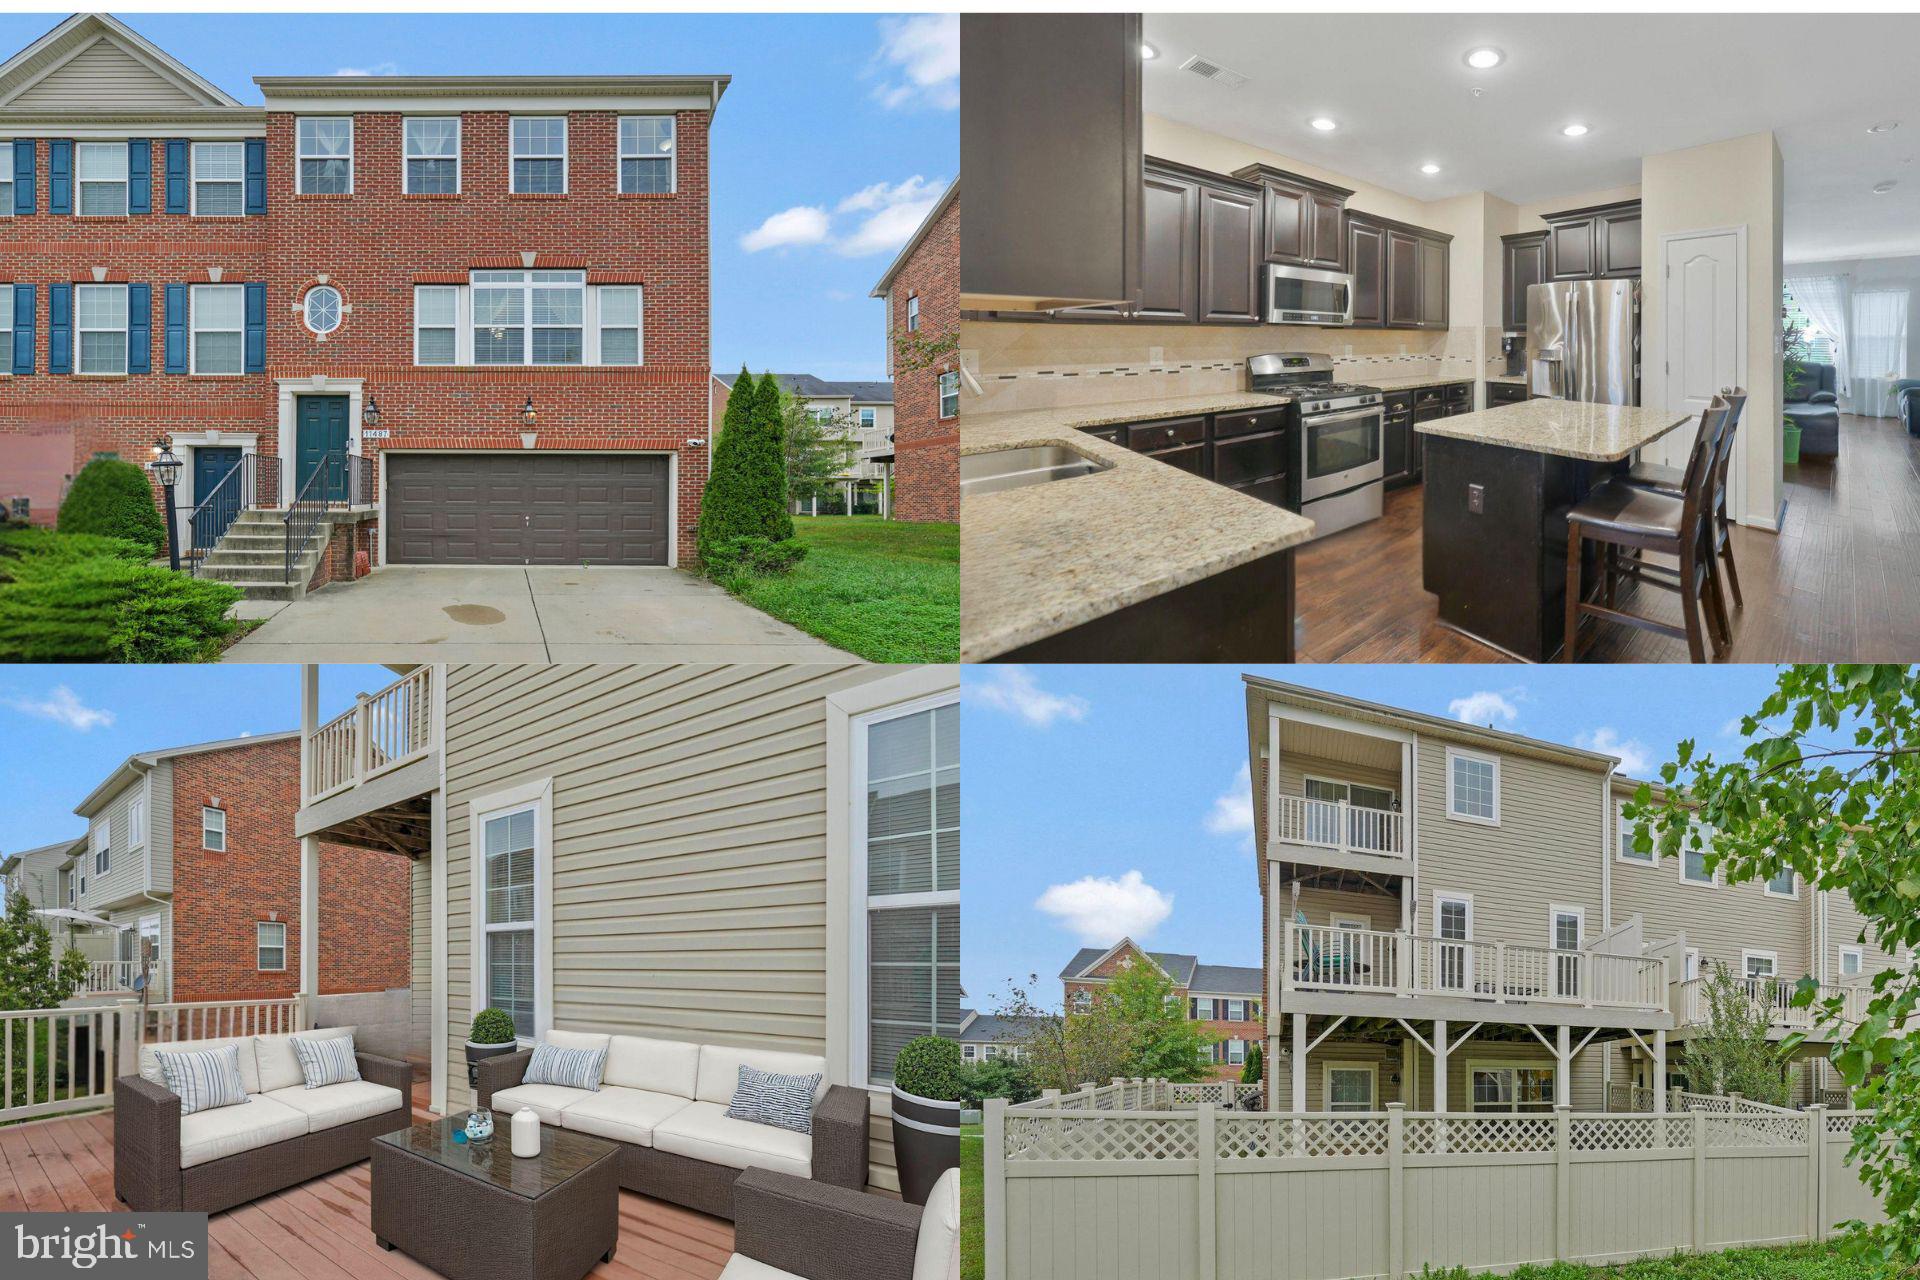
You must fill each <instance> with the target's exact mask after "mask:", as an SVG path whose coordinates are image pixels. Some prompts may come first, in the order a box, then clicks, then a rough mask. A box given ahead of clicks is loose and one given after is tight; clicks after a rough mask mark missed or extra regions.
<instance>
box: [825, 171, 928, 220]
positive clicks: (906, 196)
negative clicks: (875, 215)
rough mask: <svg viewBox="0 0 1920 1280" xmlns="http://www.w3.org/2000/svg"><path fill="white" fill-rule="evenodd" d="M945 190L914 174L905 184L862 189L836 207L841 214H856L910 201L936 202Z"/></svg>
mask: <svg viewBox="0 0 1920 1280" xmlns="http://www.w3.org/2000/svg"><path fill="white" fill-rule="evenodd" d="M943 190H945V188H944V187H942V186H941V185H940V184H939V183H938V182H935V181H932V180H931V179H928V178H923V177H921V176H920V175H919V174H917V173H916V174H914V175H913V176H912V177H911V178H908V179H907V180H906V181H904V182H896V183H893V184H892V185H888V184H887V183H885V182H876V183H874V184H873V185H872V186H870V187H862V188H860V189H859V190H858V191H856V192H854V193H853V194H852V195H850V196H848V197H847V198H846V199H845V200H842V201H841V202H840V203H839V205H837V206H836V211H837V212H839V213H855V212H858V211H859V210H862V209H885V208H887V207H888V206H890V205H896V204H904V203H907V202H909V201H920V200H928V201H931V200H934V199H937V198H938V197H939V195H940V193H941V191H943Z"/></svg>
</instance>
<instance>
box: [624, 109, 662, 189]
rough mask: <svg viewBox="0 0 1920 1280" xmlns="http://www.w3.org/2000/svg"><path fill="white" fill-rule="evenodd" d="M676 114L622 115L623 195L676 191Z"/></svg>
mask: <svg viewBox="0 0 1920 1280" xmlns="http://www.w3.org/2000/svg"><path fill="white" fill-rule="evenodd" d="M673 182H674V174H673V117H672V116H622V117H620V194H621V195H623V196H635V195H670V194H672V192H673Z"/></svg>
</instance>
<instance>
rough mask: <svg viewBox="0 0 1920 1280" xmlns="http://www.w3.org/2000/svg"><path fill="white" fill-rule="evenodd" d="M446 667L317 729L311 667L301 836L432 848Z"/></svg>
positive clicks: (412, 850) (406, 680)
mask: <svg viewBox="0 0 1920 1280" xmlns="http://www.w3.org/2000/svg"><path fill="white" fill-rule="evenodd" d="M442 670H443V668H440V667H436V666H430V665H429V666H420V667H415V668H414V669H413V670H411V671H409V672H407V674H405V675H403V676H401V677H400V678H399V679H398V680H395V681H394V682H393V683H392V684H390V685H388V686H387V687H386V688H384V689H381V690H379V691H378V692H377V693H370V694H361V695H360V696H359V698H358V699H357V700H356V701H355V702H354V705H353V708H352V709H351V710H349V711H346V712H344V713H342V714H341V715H338V716H335V717H334V718H333V719H331V720H329V721H327V722H326V723H325V724H315V719H316V717H315V715H314V707H315V705H316V703H317V702H318V697H319V694H318V675H317V674H316V672H315V671H314V669H313V668H311V667H309V668H307V669H306V672H305V676H304V679H305V684H306V687H305V689H304V691H303V694H302V708H301V710H302V715H301V720H302V724H303V730H302V733H303V736H302V739H301V748H302V750H301V762H302V770H301V772H302V776H301V786H300V795H301V802H300V812H299V813H298V814H297V815H296V816H295V818H294V834H295V835H298V836H301V837H306V836H319V837H321V838H322V839H326V840H331V841H334V842H335V843H345V844H354V845H358V846H361V847H364V848H370V849H380V850H386V851H399V852H403V853H407V854H409V855H411V856H415V857H417V856H420V855H421V854H424V853H425V852H426V851H427V847H428V841H429V835H430V826H429V821H430V812H431V801H430V799H429V797H430V796H431V794H432V793H433V791H434V790H435V789H436V788H437V787H438V786H439V785H440V747H441V740H442V737H443V735H444V733H445V726H443V725H442V724H441V723H440V716H441V712H440V710H439V703H440V701H441V696H442V695H441V691H440V690H439V689H438V688H436V687H435V686H436V682H437V681H439V680H440V679H441V674H440V673H441V671H442Z"/></svg>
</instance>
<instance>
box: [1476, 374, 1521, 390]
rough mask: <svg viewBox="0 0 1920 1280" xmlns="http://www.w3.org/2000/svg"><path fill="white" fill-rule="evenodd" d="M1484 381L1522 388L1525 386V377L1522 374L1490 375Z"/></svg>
mask: <svg viewBox="0 0 1920 1280" xmlns="http://www.w3.org/2000/svg"><path fill="white" fill-rule="evenodd" d="M1486 381H1488V382H1507V383H1511V384H1513V385H1514V386H1521V387H1523V386H1525V385H1526V384H1527V375H1526V374H1524V373H1490V374H1488V375H1487V377H1486Z"/></svg>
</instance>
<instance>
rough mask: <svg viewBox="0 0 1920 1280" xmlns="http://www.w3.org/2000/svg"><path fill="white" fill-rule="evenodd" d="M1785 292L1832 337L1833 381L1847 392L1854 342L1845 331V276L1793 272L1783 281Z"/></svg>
mask: <svg viewBox="0 0 1920 1280" xmlns="http://www.w3.org/2000/svg"><path fill="white" fill-rule="evenodd" d="M1786 285H1787V292H1788V293H1790V294H1792V295H1793V300H1794V301H1795V302H1797V303H1799V304H1800V309H1801V310H1802V311H1804V312H1806V313H1807V318H1808V319H1809V320H1811V321H1813V322H1814V323H1815V324H1817V325H1819V326H1820V328H1821V330H1822V331H1823V332H1824V333H1826V334H1827V336H1828V337H1830V338H1832V339H1833V384H1834V388H1835V389H1836V390H1837V391H1838V392H1839V394H1840V395H1841V396H1843V397H1844V396H1845V395H1846V394H1847V370H1848V369H1849V368H1850V367H1852V363H1853V362H1852V350H1853V342H1852V338H1851V335H1850V334H1849V333H1848V331H1847V278H1846V277H1845V276H1795V277H1792V278H1791V279H1789V280H1788V281H1787V282H1786Z"/></svg>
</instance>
